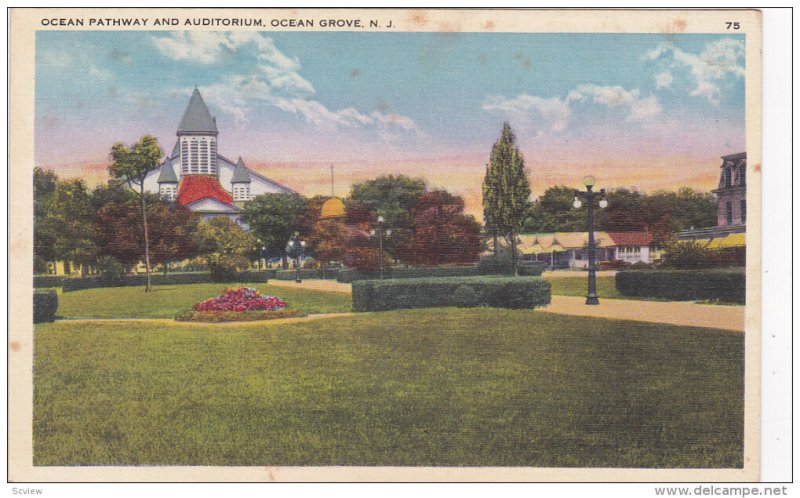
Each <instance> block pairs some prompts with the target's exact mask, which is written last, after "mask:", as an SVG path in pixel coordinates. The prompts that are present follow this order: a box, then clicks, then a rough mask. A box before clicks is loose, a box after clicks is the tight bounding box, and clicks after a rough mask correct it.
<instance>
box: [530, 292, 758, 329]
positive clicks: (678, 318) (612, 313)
mask: <svg viewBox="0 0 800 498" xmlns="http://www.w3.org/2000/svg"><path fill="white" fill-rule="evenodd" d="M585 303H586V298H585V297H573V296H553V297H552V302H551V303H550V305H549V306H546V307H544V308H540V309H541V311H545V312H547V313H557V314H559V315H574V316H591V317H596V318H611V319H614V320H635V321H638V322H651V323H666V324H669V325H685V326H689V327H711V328H715V329H725V330H735V331H737V332H744V306H722V305H714V304H695V303H692V302H685V301H638V300H635V301H634V300H628V299H603V298H601V299H600V304H598V305H596V306H587V305H586V304H585Z"/></svg>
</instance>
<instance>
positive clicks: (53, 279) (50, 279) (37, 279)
mask: <svg viewBox="0 0 800 498" xmlns="http://www.w3.org/2000/svg"><path fill="white" fill-rule="evenodd" d="M63 282H64V277H57V276H55V275H34V276H33V288H34V289H41V288H46V287H61V284H62V283H63Z"/></svg>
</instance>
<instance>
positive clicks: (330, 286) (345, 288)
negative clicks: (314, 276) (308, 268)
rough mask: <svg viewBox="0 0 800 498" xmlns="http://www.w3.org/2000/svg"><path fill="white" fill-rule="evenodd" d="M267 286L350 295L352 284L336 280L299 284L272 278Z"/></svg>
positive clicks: (308, 281) (305, 281)
mask: <svg viewBox="0 0 800 498" xmlns="http://www.w3.org/2000/svg"><path fill="white" fill-rule="evenodd" d="M267 285H274V286H276V287H292V288H294V289H306V290H315V291H324V292H338V293H340V294H350V284H343V283H341V282H337V281H336V280H303V281H302V282H300V283H299V284H298V283H297V282H295V281H294V280H276V279H274V278H271V279H270V280H269V282H267Z"/></svg>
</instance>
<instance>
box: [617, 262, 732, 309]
mask: <svg viewBox="0 0 800 498" xmlns="http://www.w3.org/2000/svg"><path fill="white" fill-rule="evenodd" d="M615 280H616V285H617V290H618V291H619V292H620V293H621V294H623V295H625V296H634V297H658V298H664V299H670V300H673V301H692V300H696V299H718V300H720V301H727V302H733V303H741V304H744V300H745V274H744V269H726V270H626V271H620V272H617V276H616V279H615Z"/></svg>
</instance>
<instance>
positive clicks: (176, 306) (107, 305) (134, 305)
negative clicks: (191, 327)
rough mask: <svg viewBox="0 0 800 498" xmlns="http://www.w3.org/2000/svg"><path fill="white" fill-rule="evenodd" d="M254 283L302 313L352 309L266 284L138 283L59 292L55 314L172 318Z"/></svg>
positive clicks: (340, 298)
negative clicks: (149, 288)
mask: <svg viewBox="0 0 800 498" xmlns="http://www.w3.org/2000/svg"><path fill="white" fill-rule="evenodd" d="M239 286H243V287H255V288H256V289H258V290H259V292H261V293H262V294H269V295H273V296H278V297H280V298H281V299H283V300H284V301H286V303H287V305H288V307H289V308H294V309H299V310H301V311H302V312H303V313H304V314H310V313H335V312H341V311H351V309H352V301H351V299H350V296H348V295H346V294H341V293H334V292H320V291H311V290H306V289H303V288H302V287H301V285H298V288H296V289H295V288H291V287H277V286H272V285H268V284H254V283H251V284H247V283H245V284H189V285H163V286H161V285H159V286H155V287H153V291H152V292H144V290H143V289H142V288H141V287H109V288H100V289H87V290H80V291H75V292H65V293H62V294H61V295H59V296H58V316H61V317H64V318H174V317H175V315H177V314H178V313H181V312H183V311H187V310H190V309H191V308H192V306H193V305H194V304H195V303H197V302H199V301H203V300H205V299H208V298H210V297H214V296H216V295H218V294H220V293H221V292H222V291H223V290H225V289H226V288H228V287H239Z"/></svg>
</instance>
